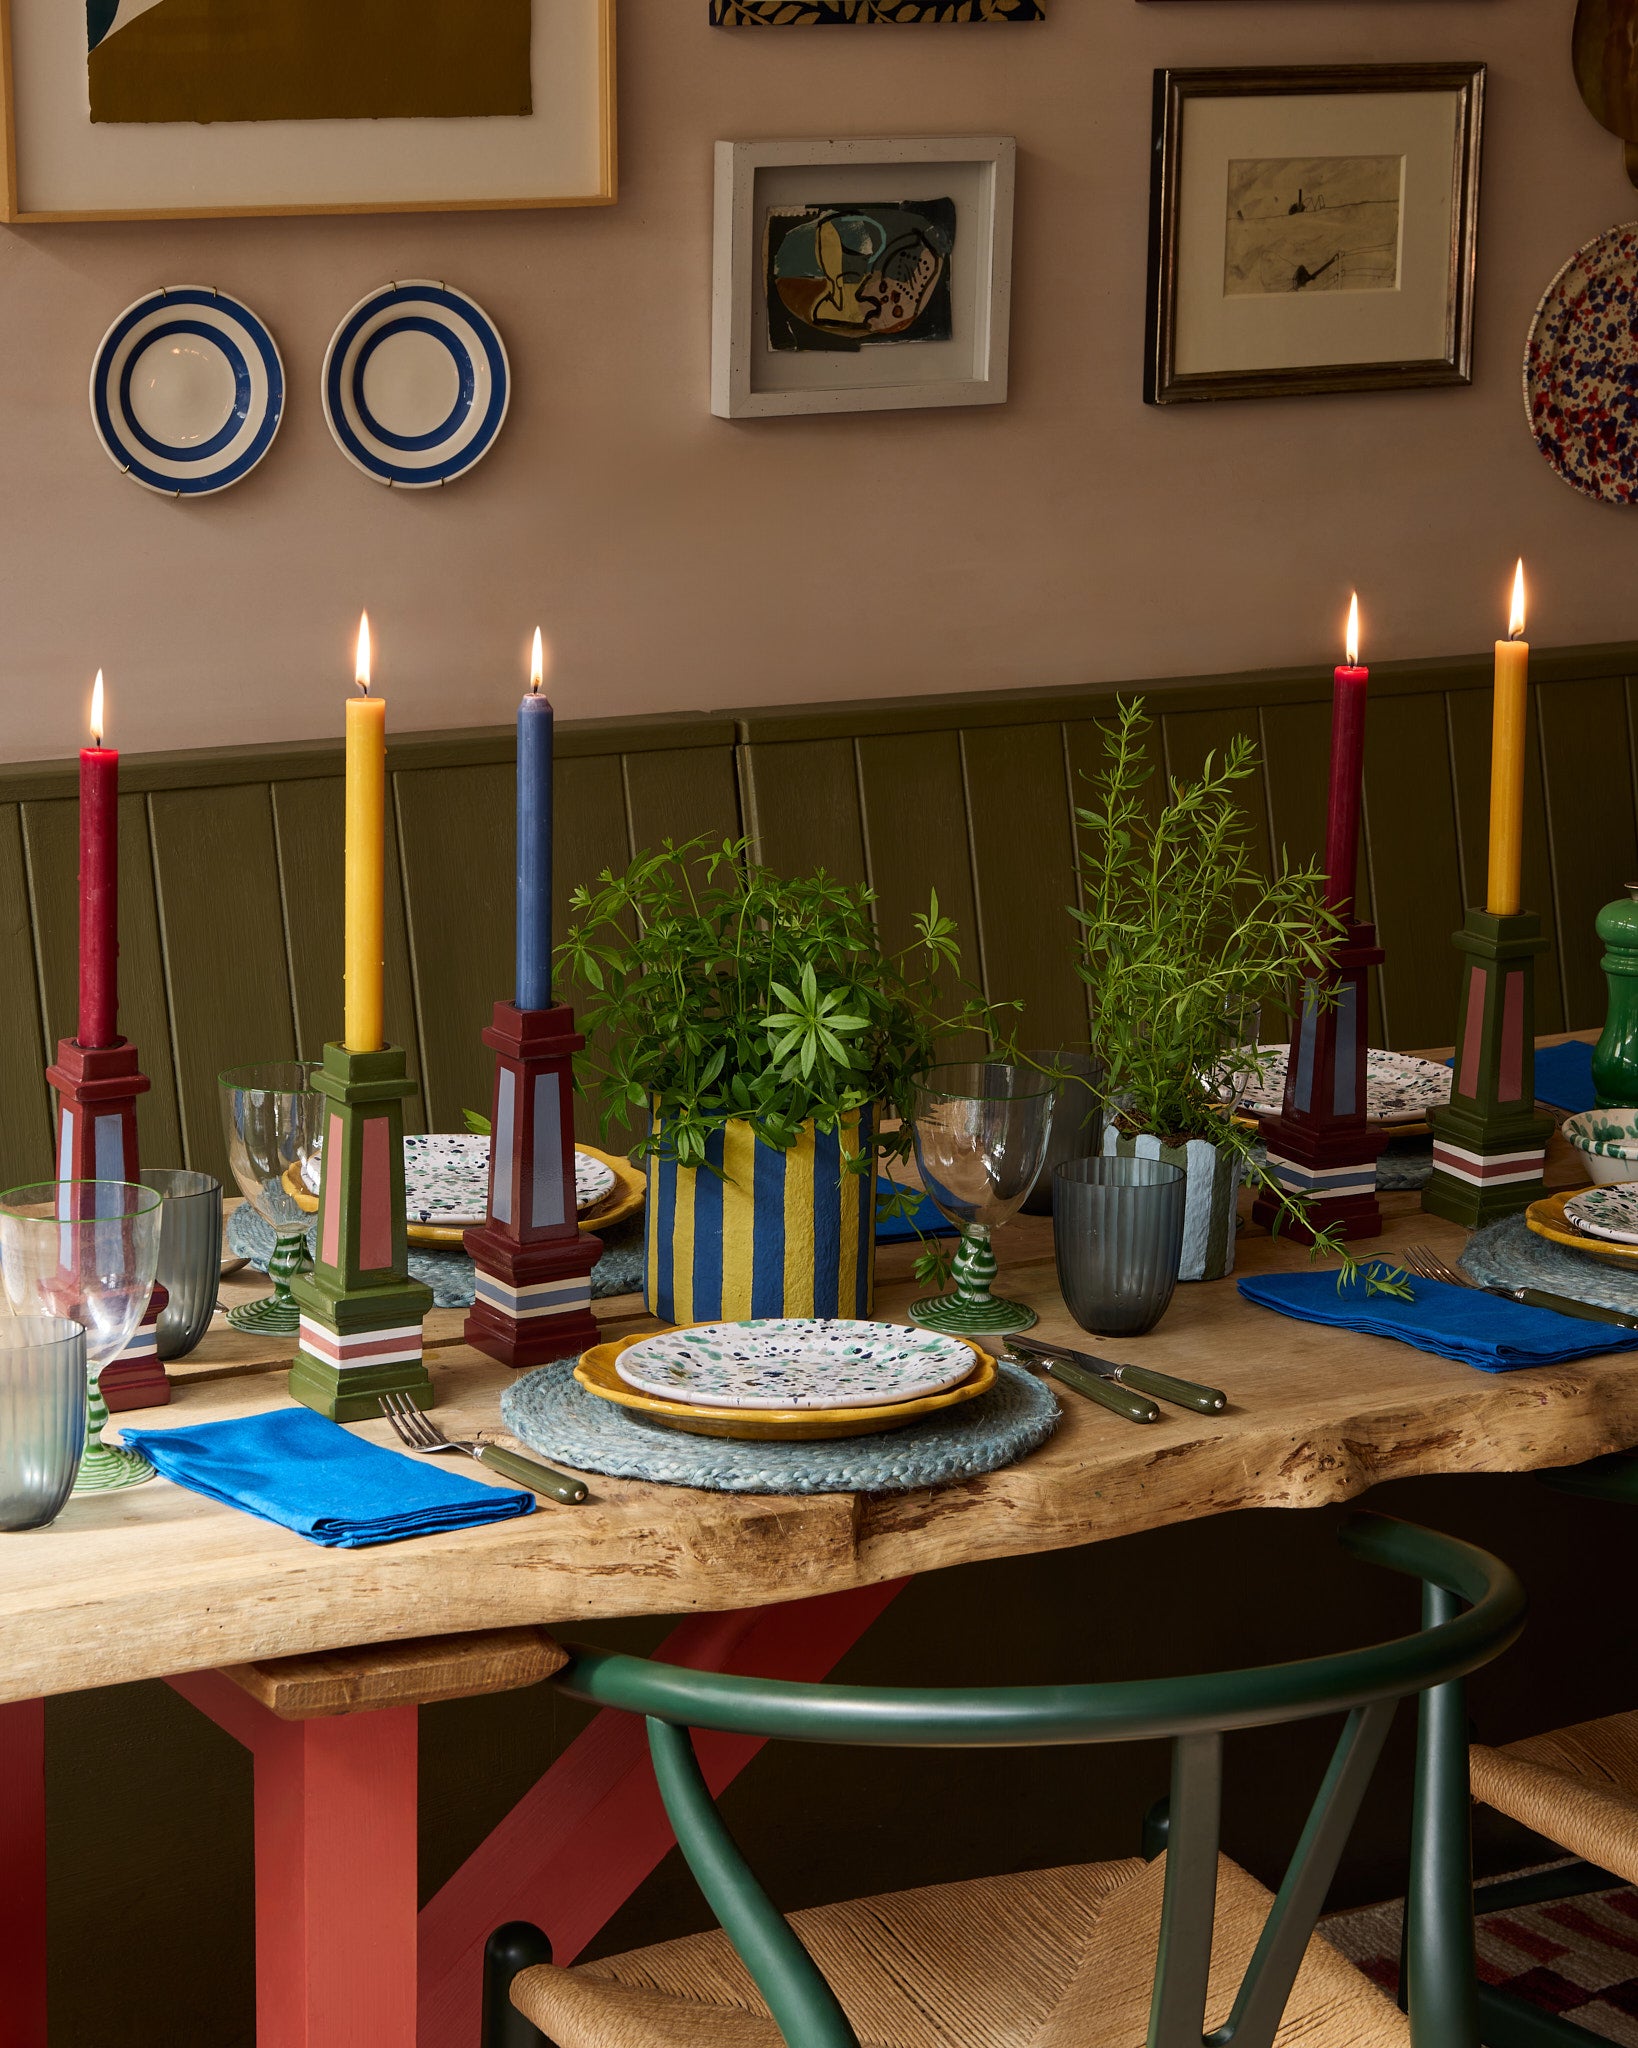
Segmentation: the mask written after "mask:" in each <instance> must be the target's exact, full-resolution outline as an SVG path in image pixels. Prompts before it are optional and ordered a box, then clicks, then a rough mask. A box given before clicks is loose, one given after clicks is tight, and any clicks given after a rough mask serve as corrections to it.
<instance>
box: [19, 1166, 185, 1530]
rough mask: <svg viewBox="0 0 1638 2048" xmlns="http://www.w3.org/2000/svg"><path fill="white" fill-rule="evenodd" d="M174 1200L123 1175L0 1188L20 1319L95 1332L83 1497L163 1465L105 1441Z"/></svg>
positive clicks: (135, 1482) (89, 1351) (90, 1345)
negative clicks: (117, 1372)
mask: <svg viewBox="0 0 1638 2048" xmlns="http://www.w3.org/2000/svg"><path fill="white" fill-rule="evenodd" d="M164 1206H165V1205H164V1202H163V1200H162V1199H161V1197H160V1196H159V1195H157V1194H156V1193H155V1192H154V1190H153V1189H152V1188H144V1187H138V1186H136V1185H135V1184H134V1183H132V1182H129V1181H122V1180H50V1181H40V1182H36V1183H35V1184H34V1185H33V1186H30V1187H21V1188H11V1189H9V1190H8V1191H7V1192H6V1193H4V1194H0V1274H3V1277H4V1281H5V1290H6V1299H7V1301H8V1302H9V1303H10V1305H11V1310H12V1313H13V1314H14V1315H19V1316H62V1317H65V1318H66V1319H67V1320H68V1321H69V1322H72V1323H78V1324H79V1325H80V1327H81V1328H82V1329H83V1330H84V1331H85V1366H86V1443H85V1455H84V1456H83V1457H82V1458H81V1460H80V1468H79V1471H78V1473H77V1474H76V1476H75V1480H74V1491H75V1492H76V1493H106V1492H107V1491H108V1490H109V1489H110V1488H112V1487H116V1486H140V1485H141V1484H142V1482H143V1481H144V1480H145V1479H152V1478H153V1476H154V1468H153V1467H152V1465H150V1464H149V1463H148V1461H147V1459H146V1458H144V1457H141V1456H140V1455H139V1454H138V1453H137V1452H135V1451H127V1450H122V1449H119V1448H117V1447H116V1446H115V1445H113V1444H105V1443H104V1442H103V1441H102V1431H103V1427H104V1425H105V1424H106V1422H107V1420H108V1410H107V1408H106V1407H105V1406H104V1405H103V1399H102V1388H101V1386H100V1384H99V1381H100V1379H101V1375H102V1369H103V1367H104V1366H105V1365H107V1364H109V1363H110V1362H111V1361H112V1360H113V1359H116V1358H117V1357H118V1356H119V1354H120V1353H121V1352H122V1351H123V1350H124V1349H125V1347H126V1345H127V1344H129V1343H130V1341H131V1339H132V1337H133V1336H134V1335H135V1334H136V1330H137V1326H138V1324H139V1323H140V1322H141V1321H142V1317H143V1313H144V1311H145V1310H146V1309H147V1306H148V1299H149V1296H150V1295H151V1294H152V1293H153V1291H154V1278H155V1275H156V1274H157V1273H158V1270H159V1226H160V1220H161V1216H162V1214H163V1211H164Z"/></svg>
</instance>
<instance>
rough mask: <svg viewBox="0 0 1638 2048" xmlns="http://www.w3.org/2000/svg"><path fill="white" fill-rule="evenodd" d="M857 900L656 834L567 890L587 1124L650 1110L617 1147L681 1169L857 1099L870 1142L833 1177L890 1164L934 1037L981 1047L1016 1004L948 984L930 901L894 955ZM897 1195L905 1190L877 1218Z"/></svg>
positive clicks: (568, 952) (946, 950) (953, 964)
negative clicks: (739, 1140) (723, 1146)
mask: <svg viewBox="0 0 1638 2048" xmlns="http://www.w3.org/2000/svg"><path fill="white" fill-rule="evenodd" d="M874 904H875V897H874V894H873V892H872V891H871V890H869V889H868V888H864V887H862V886H859V885H855V884H852V883H847V882H840V881H837V880H836V879H835V878H834V877H832V876H830V875H827V874H825V873H824V872H823V871H822V870H821V871H820V872H819V873H818V874H816V875H810V876H806V877H803V878H801V879H799V880H794V881H793V880H788V879H786V878H785V877H783V876H781V875H778V874H776V873H775V872H774V871H773V870H772V869H770V868H767V867H764V866H762V865H760V864H759V863H757V862H756V861H753V860H752V859H751V857H750V851H749V843H748V842H747V841H745V840H743V839H729V840H724V841H723V842H722V843H721V844H720V845H713V844H712V843H711V842H709V841H707V840H705V839H692V840H689V841H687V842H685V843H684V844H682V845H677V844H674V843H673V842H672V841H671V840H669V839H668V840H665V841H664V842H663V843H662V844H661V846H660V848H659V850H658V851H657V852H648V853H643V854H641V855H639V856H638V858H637V859H636V860H634V861H633V862H632V863H631V865H630V866H629V867H628V868H627V869H626V870H625V872H624V873H623V874H618V875H617V874H614V873H613V872H612V871H610V870H608V869H605V870H604V872H603V873H602V875H601V876H600V877H599V878H598V883H597V886H596V887H595V888H585V887H581V888H578V889H576V890H575V892H574V895H573V897H572V898H571V907H572V910H573V912H574V920H575V921H574V923H573V924H572V925H571V927H570V930H569V932H568V935H567V937H566V938H565V939H564V941H563V943H562V945H561V946H559V947H558V948H557V952H556V956H555V957H556V961H557V965H558V969H559V972H560V974H561V975H562V976H563V977H564V978H565V979H572V980H573V981H575V982H577V983H578V984H579V985H580V987H581V988H583V989H586V990H589V991H590V1000H589V1001H588V1002H586V1003H584V1004H583V1005H582V1006H581V1021H582V1023H583V1025H584V1027H585V1030H586V1033H587V1036H588V1038H589V1039H590V1040H591V1041H592V1043H591V1045H590V1046H589V1048H588V1051H587V1052H586V1053H585V1054H583V1055H581V1069H582V1071H581V1079H582V1082H583V1083H584V1082H585V1080H586V1079H587V1078H589V1079H590V1081H591V1084H592V1087H593V1089H594V1090H595V1092H596V1095H597V1097H598V1099H599V1107H600V1114H601V1120H602V1125H603V1128H604V1130H605V1132H606V1131H607V1129H608V1127H609V1125H610V1124H611V1123H614V1122H616V1121H619V1122H625V1123H628V1124H642V1123H644V1122H645V1121H646V1119H647V1118H648V1114H649V1109H650V1106H651V1104H653V1103H654V1102H658V1103H659V1105H660V1108H661V1111H662V1119H661V1123H660V1128H659V1130H658V1131H656V1130H655V1129H654V1128H653V1127H652V1126H650V1127H649V1128H648V1130H647V1134H646V1135H645V1136H644V1137H642V1138H641V1139H640V1140H639V1141H638V1142H637V1144H636V1145H635V1146H634V1147H633V1148H632V1156H633V1157H635V1158H644V1157H647V1156H650V1155H658V1156H661V1157H668V1158H674V1159H676V1160H677V1161H678V1162H679V1163H680V1164H682V1165H684V1166H694V1167H698V1166H704V1165H706V1164H707V1163H708V1162H707V1160H706V1143H707V1140H708V1139H709V1138H710V1137H711V1136H712V1134H713V1133H714V1132H716V1131H719V1130H721V1129H722V1128H723V1126H724V1125H725V1124H727V1123H728V1122H729V1121H730V1119H732V1118H736V1117H743V1118H746V1119H748V1120H749V1121H750V1122H751V1123H752V1124H753V1125H754V1126H755V1128H756V1133H757V1136H758V1137H759V1138H760V1139H762V1141H763V1142H764V1143H765V1144H768V1145H771V1146H773V1147H774V1149H775V1150H776V1151H781V1152H783V1151H788V1150H789V1149H790V1147H791V1146H792V1145H794V1144H795V1143H796V1141H797V1139H798V1137H799V1136H800V1134H801V1131H802V1127H803V1125H804V1123H805V1122H807V1120H808V1119H810V1118H811V1119H812V1120H813V1122H814V1123H815V1124H816V1125H817V1126H818V1128H819V1129H820V1130H821V1131H827V1132H828V1131H834V1130H837V1129H839V1128H840V1127H842V1126H843V1124H844V1123H846V1122H847V1121H849V1120H850V1119H851V1118H852V1116H853V1114H854V1112H855V1111H857V1110H860V1109H864V1108H867V1107H868V1108H871V1109H873V1110H874V1111H875V1112H876V1114H875V1117H874V1119H873V1123H872V1128H871V1135H870V1139H869V1142H868V1144H867V1145H865V1146H864V1147H863V1148H862V1149H861V1150H860V1151H859V1152H858V1153H856V1154H850V1155H847V1156H846V1157H845V1159H844V1164H845V1166H846V1168H847V1170H848V1171H850V1172H853V1173H860V1174H862V1173H867V1172H871V1171H873V1169H874V1165H875V1163H876V1162H877V1161H884V1160H890V1159H905V1158H907V1157H908V1156H909V1154H910V1151H911V1147H912V1135H911V1123H910V1119H911V1115H912V1112H913V1108H914V1101H915V1090H916V1084H917V1082H918V1081H919V1080H921V1078H922V1077H923V1076H924V1075H925V1074H926V1072H927V1070H928V1069H929V1068H930V1067H932V1066H933V1065H935V1064H936V1063H937V1062H938V1060H939V1059H940V1058H949V1057H950V1056H951V1055H950V1053H949V1052H948V1051H947V1050H946V1049H945V1047H944V1044H943V1042H944V1041H946V1040H947V1039H949V1038H951V1037H952V1036H954V1035H956V1034H958V1033H971V1032H979V1033H982V1034H983V1036H984V1038H985V1040H986V1042H988V1041H990V1040H992V1039H993V1038H994V1037H995V1036H996V1033H997V1025H998V1019H999V1014H1000V1012H1001V1011H1003V1010H1006V1009H1009V1008H1014V1007H1016V1006H1015V1005H1006V1004H1003V1005H992V1004H990V1003H988V1002H987V1001H986V1000H985V999H984V998H983V996H982V995H980V994H979V993H978V991H977V990H976V989H974V988H972V987H971V986H970V985H969V984H967V983H966V982H964V981H962V980H961V978H960V961H961V955H960V947H959V944H958V942H957V936H956V928H955V925H954V923H953V921H952V920H951V919H950V918H948V917H946V916H944V914H943V913H942V912H941V911H940V909H939V906H938V897H937V894H936V893H934V894H932V895H931V896H930V899H929V902H928V907H927V909H926V911H925V912H922V913H920V914H918V915H917V917H916V918H915V920H914V933H915V936H914V939H913V941H912V943H911V944H910V945H909V946H908V947H906V948H905V949H904V950H903V951H902V952H898V953H889V952H887V951H885V950H884V949H883V947H882V944H881V941H880V939H879V937H878V935H877V931H876V926H875V922H874V917H873V909H874ZM895 1119H896V1124H894V1123H893V1120H895ZM884 1121H887V1122H888V1123H889V1125H890V1127H889V1128H887V1129H883V1123H884ZM713 1170H716V1169H713ZM915 1205H916V1197H915V1195H914V1193H913V1192H907V1193H906V1194H905V1195H903V1196H902V1197H894V1198H891V1199H890V1200H889V1201H887V1202H885V1203H883V1204H879V1205H878V1209H877V1214H878V1216H879V1217H880V1216H885V1215H889V1214H908V1213H909V1212H910V1211H911V1210H913V1209H914V1207H915Z"/></svg>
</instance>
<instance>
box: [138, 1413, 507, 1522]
mask: <svg viewBox="0 0 1638 2048" xmlns="http://www.w3.org/2000/svg"><path fill="white" fill-rule="evenodd" d="M120 1435H121V1436H122V1437H123V1438H124V1440H125V1442H126V1443H128V1444H129V1445H130V1447H131V1449H132V1450H134V1451H140V1452H141V1453H142V1455H143V1456H144V1457H145V1458H147V1459H148V1461H149V1462H150V1463H151V1464H152V1465H153V1466H154V1467H155V1469H156V1470H158V1471H159V1472H161V1473H163V1474H164V1476H165V1477H166V1478H167V1479H174V1480H175V1481H176V1483H177V1485H178V1486H185V1487H187V1489H188V1490H189V1492H190V1493H202V1494H205V1495H207V1496H208V1497H209V1498H210V1499H211V1500H219V1501H223V1502H225V1503H226V1504H227V1506H228V1507H230V1508H243V1509H244V1511H245V1513H246V1514H247V1515H259V1516H260V1517H261V1519H262V1520H263V1521H264V1522H277V1523H279V1524H280V1526H281V1527H283V1528H286V1529H294V1530H295V1532H296V1534H297V1535H298V1536H305V1537H306V1538H307V1540H308V1541H309V1542H310V1543H323V1544H325V1545H327V1546H329V1547H330V1548H332V1549H340V1550H359V1549H362V1548H363V1546H364V1545H365V1544H367V1543H396V1542H398V1541H399V1539H400V1538H401V1537H404V1536H435V1535H437V1534H438V1533H439V1532H440V1531H441V1530H444V1529H472V1528H476V1527H478V1525H479V1524H480V1523H483V1522H506V1521H510V1520H511V1519H512V1517H513V1516H514V1515H527V1514H529V1513H531V1512H532V1511H533V1509H534V1505H535V1497H534V1495H533V1494H532V1493H522V1492H514V1491H513V1490H512V1489H511V1488H509V1487H495V1486H484V1485H483V1484H481V1482H480V1481H478V1480H476V1479H468V1478H466V1477H465V1476H464V1475H463V1474H462V1473H460V1472H455V1471H451V1470H450V1469H449V1468H448V1467H447V1466H445V1465H443V1464H441V1463H438V1464H435V1463H433V1462H432V1461H431V1460H430V1459H421V1458H412V1457H406V1456H401V1455H400V1454H399V1453H398V1452H397V1451H389V1450H385V1449H383V1448H382V1446H381V1445H380V1444H372V1443H367V1442H366V1441H365V1440H364V1438H363V1437H358V1436H349V1435H348V1433H347V1432H346V1430H344V1429H343V1428H342V1427H341V1426H340V1424H339V1423H335V1422H327V1421H326V1420H325V1418H324V1417H323V1416H322V1415H315V1414H314V1413H313V1411H312V1409H311V1408H275V1409H274V1410H273V1411H272V1413H271V1414H268V1415H247V1416H245V1417H244V1418H243V1419H242V1420H241V1421H238V1422H202V1423H200V1424H198V1426H197V1427H195V1428H193V1429H130V1428H127V1427H122V1428H121V1430H120Z"/></svg>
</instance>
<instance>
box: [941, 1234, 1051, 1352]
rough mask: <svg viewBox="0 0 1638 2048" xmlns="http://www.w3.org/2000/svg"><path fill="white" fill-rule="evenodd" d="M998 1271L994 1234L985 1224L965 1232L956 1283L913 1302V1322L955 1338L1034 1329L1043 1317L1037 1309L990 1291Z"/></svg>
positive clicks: (959, 1249) (958, 1258)
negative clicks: (944, 1291) (1038, 1314)
mask: <svg viewBox="0 0 1638 2048" xmlns="http://www.w3.org/2000/svg"><path fill="white" fill-rule="evenodd" d="M995 1274H996V1264H995V1253H994V1251H993V1250H992V1249H991V1247H990V1233H989V1232H988V1231H987V1230H986V1229H984V1228H983V1227H982V1226H975V1227H974V1228H973V1229H971V1230H968V1231H964V1232H963V1233H962V1238H961V1243H960V1245H959V1247H958V1248H957V1251H956V1255H955V1266H954V1271H953V1275H952V1277H953V1278H954V1281H955V1286H954V1287H953V1288H952V1289H951V1291H950V1292H949V1293H948V1294H929V1295H926V1296H924V1297H923V1299H922V1300H920V1301H913V1302H911V1304H910V1320H911V1322H913V1323H917V1324H919V1325H920V1327H921V1328H922V1329H924V1330H941V1331H943V1332H944V1333H945V1335H947V1336H951V1337H1004V1336H1006V1335H1007V1334H1008V1333H1009V1332H1010V1331H1013V1330H1028V1329H1030V1328H1032V1327H1033V1326H1034V1324H1035V1323H1036V1322H1037V1321H1038V1320H1039V1318H1038V1317H1037V1316H1036V1313H1035V1311H1034V1309H1032V1308H1028V1307H1026V1306H1025V1304H1024V1303H1023V1302H1021V1301H1007V1300H1005V1299H1003V1297H1002V1296H1000V1295H998V1294H992V1293H991V1292H990V1283H991V1282H992V1281H993V1280H994V1278H995Z"/></svg>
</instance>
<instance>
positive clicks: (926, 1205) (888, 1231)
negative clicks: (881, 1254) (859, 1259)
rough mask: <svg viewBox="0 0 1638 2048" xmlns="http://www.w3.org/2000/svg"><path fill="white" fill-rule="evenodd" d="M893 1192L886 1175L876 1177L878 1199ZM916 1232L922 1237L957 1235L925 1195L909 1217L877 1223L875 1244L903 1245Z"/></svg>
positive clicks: (891, 1218)
mask: <svg viewBox="0 0 1638 2048" xmlns="http://www.w3.org/2000/svg"><path fill="white" fill-rule="evenodd" d="M895 1192H896V1190H895V1188H894V1185H893V1183H892V1181H890V1180H889V1179H888V1178H887V1176H886V1174H878V1175H877V1176H876V1195H877V1198H878V1199H880V1197H881V1196H883V1195H891V1194H893V1193H895ZM918 1230H919V1232H920V1234H921V1235H922V1236H923V1237H955V1236H956V1235H957V1231H956V1227H955V1225H954V1224H953V1223H947V1222H946V1221H945V1219H944V1217H943V1215H942V1214H941V1213H940V1212H939V1210H938V1209H936V1208H935V1207H934V1205H933V1204H932V1202H931V1201H929V1200H928V1198H927V1196H926V1195H923V1196H922V1198H921V1200H920V1201H919V1202H918V1203H917V1204H916V1206H915V1208H914V1210H913V1211H912V1212H911V1214H910V1215H908V1216H890V1217H889V1218H888V1220H887V1221H886V1222H885V1223H878V1224H877V1225H876V1242H877V1243H878V1244H904V1243H906V1242H907V1241H908V1240H909V1239H910V1238H912V1237H914V1236H915V1235H916V1234H917V1232H918Z"/></svg>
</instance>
